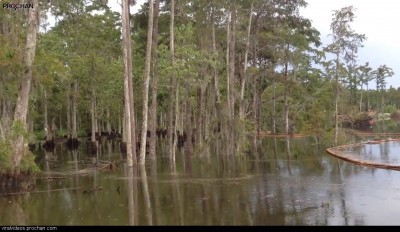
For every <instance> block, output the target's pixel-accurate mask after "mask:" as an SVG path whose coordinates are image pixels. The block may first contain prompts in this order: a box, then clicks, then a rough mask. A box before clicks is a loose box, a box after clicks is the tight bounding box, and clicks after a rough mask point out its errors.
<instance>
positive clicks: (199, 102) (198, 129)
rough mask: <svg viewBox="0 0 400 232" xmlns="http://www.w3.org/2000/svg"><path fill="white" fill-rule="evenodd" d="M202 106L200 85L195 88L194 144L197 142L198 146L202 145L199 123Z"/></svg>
mask: <svg viewBox="0 0 400 232" xmlns="http://www.w3.org/2000/svg"><path fill="white" fill-rule="evenodd" d="M200 75H201V74H200ZM202 108H203V91H202V89H201V87H198V88H197V115H196V134H195V136H196V139H195V144H197V145H198V146H199V147H201V145H202V142H201V124H202V122H201V116H202V114H203V113H204V112H203V109H202ZM197 145H196V146H197Z"/></svg>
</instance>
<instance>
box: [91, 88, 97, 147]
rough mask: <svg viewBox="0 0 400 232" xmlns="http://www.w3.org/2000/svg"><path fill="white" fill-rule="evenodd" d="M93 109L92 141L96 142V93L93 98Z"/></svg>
mask: <svg viewBox="0 0 400 232" xmlns="http://www.w3.org/2000/svg"><path fill="white" fill-rule="evenodd" d="M90 106H91V109H90V115H91V117H90V118H91V122H92V137H91V141H92V142H96V119H95V118H96V117H95V112H96V97H95V96H94V92H93V94H92V98H91V104H90Z"/></svg>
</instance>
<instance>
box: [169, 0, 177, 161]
mask: <svg viewBox="0 0 400 232" xmlns="http://www.w3.org/2000/svg"><path fill="white" fill-rule="evenodd" d="M170 4H171V5H170V10H171V18H170V25H169V34H170V42H169V43H170V59H171V66H172V67H174V63H175V47H174V28H175V26H174V23H175V22H174V20H175V0H171V2H170ZM175 83H176V79H175V73H174V69H173V68H172V74H171V78H170V81H169V103H170V107H169V111H168V154H169V157H170V158H171V159H172V157H173V156H174V149H173V146H174V139H175V140H176V139H177V135H174V112H175V110H174V108H175V104H174V92H175ZM175 123H176V122H175Z"/></svg>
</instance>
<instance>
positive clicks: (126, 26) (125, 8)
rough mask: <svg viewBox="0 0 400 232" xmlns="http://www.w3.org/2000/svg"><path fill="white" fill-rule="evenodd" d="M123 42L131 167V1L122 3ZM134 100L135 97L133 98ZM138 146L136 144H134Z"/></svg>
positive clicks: (130, 161)
mask: <svg viewBox="0 0 400 232" xmlns="http://www.w3.org/2000/svg"><path fill="white" fill-rule="evenodd" d="M121 7H122V41H123V45H122V48H123V54H124V104H125V122H126V125H125V129H126V132H124V133H126V152H127V162H128V166H129V167H131V166H133V164H136V149H135V148H134V146H132V142H134V141H133V140H134V139H135V136H132V134H135V132H134V131H133V132H132V127H134V125H132V124H134V114H131V107H132V106H133V101H131V100H132V99H131V96H130V95H131V94H133V93H132V90H133V89H132V88H133V86H132V85H130V83H131V82H132V51H131V39H130V34H131V33H130V28H131V27H130V21H129V0H123V1H122V5H121ZM132 96H133V95H132ZM132 98H133V97H132ZM134 145H136V144H134Z"/></svg>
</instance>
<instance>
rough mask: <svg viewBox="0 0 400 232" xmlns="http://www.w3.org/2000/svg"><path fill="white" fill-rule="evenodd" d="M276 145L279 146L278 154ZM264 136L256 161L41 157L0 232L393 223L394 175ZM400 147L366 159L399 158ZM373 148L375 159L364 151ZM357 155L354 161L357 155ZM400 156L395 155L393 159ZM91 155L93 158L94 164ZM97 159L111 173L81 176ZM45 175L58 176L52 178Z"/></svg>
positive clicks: (300, 142)
mask: <svg viewBox="0 0 400 232" xmlns="http://www.w3.org/2000/svg"><path fill="white" fill-rule="evenodd" d="M274 144H276V149H274V147H275V146H274ZM290 144H291V146H290V154H288V153H287V152H286V149H285V139H276V143H274V139H263V140H262V146H261V147H260V149H259V151H261V152H259V153H258V158H255V156H254V155H253V154H252V153H251V154H249V155H247V156H245V157H243V156H242V157H226V156H224V155H223V154H222V153H221V154H220V155H216V154H211V155H210V156H208V157H197V156H193V157H187V156H186V155H185V154H178V155H177V160H176V164H175V165H173V164H171V163H170V162H169V161H168V159H165V158H162V156H161V153H162V151H160V150H161V148H160V149H159V152H160V155H159V156H158V157H159V158H158V159H157V161H156V162H157V163H155V162H153V163H152V162H151V161H148V162H147V163H146V169H145V170H144V169H140V168H138V169H132V168H127V167H126V165H125V161H124V159H123V158H122V156H121V154H120V153H119V151H118V150H119V149H117V147H118V144H117V143H114V144H113V143H110V142H107V141H103V142H102V144H101V146H100V148H101V149H99V153H98V154H97V157H96V156H94V157H93V156H92V155H90V154H88V153H87V149H86V146H85V144H82V145H81V146H80V147H79V149H78V150H76V151H74V152H72V151H67V149H66V148H65V146H61V145H60V146H57V147H56V149H55V151H54V152H52V153H49V152H44V151H37V152H36V155H37V160H38V162H39V164H40V166H41V169H42V170H43V173H42V174H41V175H40V176H38V177H37V179H36V188H35V190H34V191H33V192H28V193H25V194H15V195H4V193H3V195H1V196H0V224H1V225H399V224H400V219H399V213H400V172H398V171H390V170H384V169H373V168H367V167H362V166H357V165H354V164H351V163H348V162H344V161H340V160H338V159H336V158H334V157H331V156H330V155H328V154H327V153H326V151H325V150H324V149H320V150H318V148H317V146H315V145H313V144H312V142H310V141H308V139H307V138H302V139H292V140H291V142H290ZM399 149H400V143H395V142H391V143H387V144H381V145H367V146H366V147H365V148H363V149H360V152H361V153H362V155H368V154H373V155H372V156H374V157H375V158H376V157H378V156H379V157H384V156H387V157H389V158H390V157H393V158H390V159H391V160H398V159H400V153H399V151H398V150H399ZM370 151H371V153H370ZM361 153H360V154H361ZM397 156H399V157H397ZM96 158H97V159H96ZM96 160H101V161H112V162H115V163H116V168H115V169H113V170H111V171H110V170H103V171H96V170H92V169H86V171H82V170H83V169H85V168H86V167H88V166H91V165H92V163H95V162H96ZM47 177H60V178H55V179H48V178H47Z"/></svg>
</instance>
